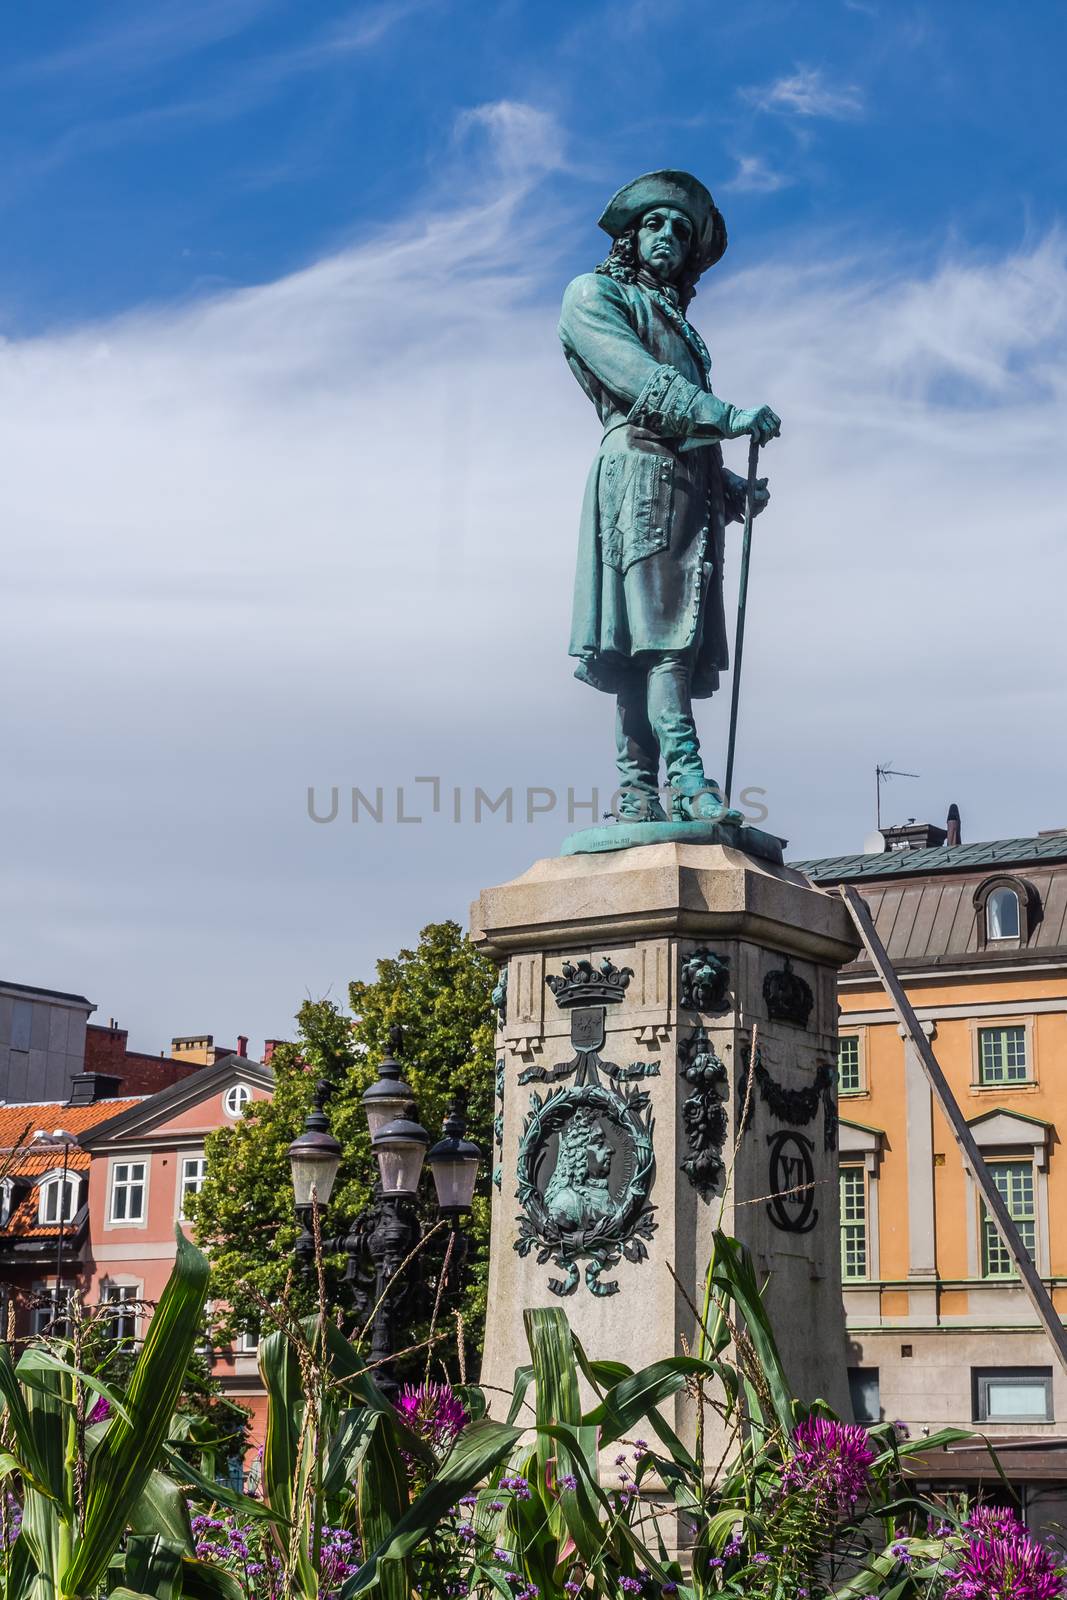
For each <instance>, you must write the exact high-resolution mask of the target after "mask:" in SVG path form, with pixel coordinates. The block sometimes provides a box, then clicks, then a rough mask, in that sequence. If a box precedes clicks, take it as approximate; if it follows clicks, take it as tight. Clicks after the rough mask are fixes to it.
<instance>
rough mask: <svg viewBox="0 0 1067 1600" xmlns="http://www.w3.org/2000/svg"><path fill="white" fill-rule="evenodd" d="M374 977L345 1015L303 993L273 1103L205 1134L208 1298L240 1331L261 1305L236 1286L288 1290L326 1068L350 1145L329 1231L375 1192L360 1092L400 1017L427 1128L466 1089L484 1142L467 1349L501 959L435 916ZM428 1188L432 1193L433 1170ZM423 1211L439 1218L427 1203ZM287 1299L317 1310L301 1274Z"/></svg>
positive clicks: (201, 1217) (483, 1202) (480, 1282)
mask: <svg viewBox="0 0 1067 1600" xmlns="http://www.w3.org/2000/svg"><path fill="white" fill-rule="evenodd" d="M377 974H378V975H377V978H376V979H375V980H374V981H373V982H371V983H364V982H356V983H353V984H351V986H350V989H349V1000H350V1005H351V1012H352V1014H351V1015H348V1014H347V1013H346V1012H344V1011H343V1010H342V1009H341V1008H340V1007H339V1006H338V1005H337V1004H336V1003H335V1002H333V1001H331V1000H308V1001H305V1003H304V1004H303V1005H302V1006H301V1007H300V1010H299V1011H298V1013H297V1018H296V1020H297V1025H298V1029H299V1033H298V1037H297V1039H296V1040H295V1041H294V1042H293V1043H292V1044H286V1045H280V1046H278V1048H277V1049H276V1051H275V1054H274V1058H273V1062H272V1065H273V1066H274V1069H275V1089H274V1096H273V1099H272V1100H270V1101H269V1102H268V1101H256V1102H253V1103H252V1104H251V1105H250V1106H249V1107H248V1108H247V1110H246V1112H245V1115H244V1116H243V1117H242V1118H241V1120H240V1121H239V1122H238V1123H236V1124H235V1125H234V1126H233V1127H229V1128H220V1129H218V1130H217V1131H216V1132H215V1133H212V1134H210V1135H209V1137H208V1140H207V1158H208V1171H207V1179H206V1181H205V1184H204V1187H203V1189H202V1190H201V1192H200V1195H199V1196H198V1197H197V1199H196V1212H195V1220H196V1229H197V1237H198V1238H199V1239H200V1241H201V1242H202V1243H203V1244H204V1245H205V1246H206V1248H207V1249H208V1250H209V1252H210V1254H211V1262H212V1268H213V1275H212V1296H213V1299H214V1300H215V1301H216V1303H218V1302H219V1301H225V1302H227V1303H228V1304H229V1306H230V1308H231V1309H230V1313H229V1317H230V1325H231V1326H232V1328H234V1329H237V1328H256V1327H258V1325H259V1319H258V1313H257V1309H256V1306H255V1304H254V1303H251V1302H250V1300H249V1296H248V1294H247V1292H243V1291H242V1285H243V1284H247V1283H251V1284H253V1285H254V1286H255V1287H256V1289H258V1291H259V1292H260V1294H262V1295H263V1296H264V1297H265V1298H266V1299H267V1300H270V1301H273V1300H276V1299H277V1298H278V1297H279V1296H280V1295H281V1293H282V1291H283V1289H284V1288H285V1284H286V1280H287V1276H288V1273H289V1268H290V1265H291V1262H292V1251H293V1246H294V1244H295V1242H296V1238H297V1234H298V1232H299V1229H298V1226H297V1223H296V1219H295V1217H294V1215H293V1196H292V1187H291V1182H290V1175H289V1162H288V1157H287V1155H286V1150H287V1148H288V1146H289V1144H290V1142H291V1141H292V1140H293V1139H294V1138H295V1137H296V1135H297V1134H298V1133H299V1132H300V1129H301V1128H302V1126H303V1123H304V1118H305V1116H306V1115H307V1112H308V1109H309V1106H310V1104H311V1100H312V1095H313V1093H314V1089H315V1085H316V1083H317V1081H318V1079H319V1078H320V1077H325V1078H327V1079H328V1080H329V1081H330V1083H331V1084H332V1085H333V1093H332V1096H331V1099H330V1102H329V1116H330V1122H331V1125H332V1127H333V1131H334V1134H335V1135H336V1137H337V1139H338V1140H339V1142H340V1144H341V1147H342V1150H343V1151H344V1156H343V1159H342V1162H341V1168H340V1171H339V1173H338V1177H337V1183H336V1186H335V1188H334V1192H333V1196H332V1197H331V1202H330V1207H329V1210H328V1212H327V1213H326V1216H325V1219H324V1224H325V1230H326V1232H327V1234H329V1233H331V1232H338V1231H340V1228H339V1225H340V1224H342V1223H343V1224H345V1225H347V1223H348V1222H349V1221H350V1220H351V1218H352V1217H353V1216H354V1215H355V1213H356V1212H357V1211H359V1210H361V1209H362V1208H363V1207H364V1206H365V1205H366V1204H367V1201H368V1199H369V1197H370V1193H371V1189H372V1187H373V1183H374V1179H375V1177H376V1175H377V1169H376V1164H375V1162H374V1158H373V1156H372V1155H371V1149H370V1136H369V1134H368V1132H367V1123H366V1118H365V1116H364V1114H363V1109H362V1106H361V1104H360V1099H361V1096H362V1095H363V1092H364V1091H365V1089H366V1088H367V1087H368V1086H369V1085H370V1084H371V1083H373V1082H374V1080H375V1078H376V1077H377V1075H378V1066H379V1063H380V1061H381V1059H382V1056H383V1055H384V1054H385V1049H386V1043H387V1035H388V1031H389V1029H390V1027H392V1026H393V1024H394V1023H399V1024H400V1026H401V1027H402V1028H403V1030H404V1045H403V1052H402V1062H403V1067H404V1077H405V1079H406V1080H407V1082H408V1083H410V1085H411V1087H412V1089H413V1090H414V1093H415V1097H416V1100H417V1102H418V1108H419V1117H420V1120H421V1121H422V1123H423V1125H424V1126H425V1128H426V1129H427V1131H428V1132H429V1133H430V1135H431V1137H432V1138H435V1137H437V1133H438V1130H439V1129H440V1126H441V1122H442V1119H443V1117H444V1114H445V1110H446V1108H447V1105H448V1103H449V1100H450V1098H451V1095H452V1093H453V1092H454V1091H459V1092H460V1093H461V1094H463V1095H464V1096H465V1097H466V1102H467V1116H468V1121H469V1128H470V1137H471V1138H473V1139H475V1140H476V1141H477V1143H478V1144H479V1145H480V1146H481V1148H482V1151H483V1152H484V1158H485V1159H484V1162H483V1166H482V1171H481V1174H480V1179H479V1186H478V1193H477V1194H476V1196H475V1203H474V1211H473V1215H472V1218H471V1225H470V1232H471V1240H472V1248H471V1256H470V1262H469V1266H468V1274H467V1291H466V1294H465V1298H464V1318H465V1323H466V1331H467V1336H468V1347H469V1351H470V1353H471V1355H472V1357H473V1356H474V1355H475V1354H476V1352H477V1350H478V1349H479V1348H480V1345H481V1331H482V1323H483V1320H484V1313H485V1278H486V1266H487V1257H488V1234H489V1194H490V1188H489V1185H490V1174H491V1170H492V1154H493V1149H492V1137H493V1115H494V1106H493V1095H494V1086H495V1085H494V1079H495V1073H494V1061H493V1008H492V1004H491V1001H490V993H491V990H492V987H493V984H494V982H495V980H496V968H495V966H494V964H493V963H492V962H491V961H489V960H488V959H487V958H486V957H485V956H482V955H480V954H479V953H478V952H477V951H476V950H475V949H474V947H473V945H472V944H471V943H470V941H469V940H468V939H467V938H466V936H465V935H464V934H463V932H462V930H461V929H460V927H459V925H458V923H455V922H439V923H431V924H430V925H429V927H426V928H424V929H423V930H422V933H421V934H420V935H419V942H418V945H417V946H416V948H415V949H414V950H401V951H400V952H399V954H398V955H396V956H392V957H387V958H386V959H384V960H382V961H379V962H378V963H377ZM424 1186H426V1189H427V1197H428V1192H429V1180H428V1179H424ZM426 1214H427V1218H428V1219H429V1218H430V1217H432V1206H430V1205H429V1204H427V1211H426ZM435 1242H436V1241H435ZM430 1248H431V1249H433V1245H432V1244H431V1246H430ZM328 1267H329V1272H328V1279H329V1293H330V1295H331V1297H332V1299H333V1300H334V1303H335V1304H337V1305H340V1306H342V1308H345V1297H344V1290H343V1288H342V1286H341V1275H342V1273H343V1268H344V1262H343V1259H342V1258H340V1257H334V1258H332V1259H331V1260H330V1262H329V1263H328ZM292 1295H293V1303H294V1306H296V1307H304V1308H307V1309H310V1306H311V1295H310V1292H309V1291H308V1290H307V1289H306V1288H303V1287H301V1286H299V1285H296V1284H294V1285H293V1287H292ZM413 1331H414V1330H413Z"/></svg>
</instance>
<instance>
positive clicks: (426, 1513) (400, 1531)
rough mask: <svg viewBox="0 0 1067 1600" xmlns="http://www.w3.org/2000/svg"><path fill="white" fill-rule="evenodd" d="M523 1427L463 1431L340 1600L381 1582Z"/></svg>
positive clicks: (483, 1425)
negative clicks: (384, 1571) (386, 1570)
mask: <svg viewBox="0 0 1067 1600" xmlns="http://www.w3.org/2000/svg"><path fill="white" fill-rule="evenodd" d="M522 1432H523V1430H522V1429H521V1428H513V1427H509V1426H508V1424H507V1423H505V1422H492V1421H491V1420H490V1419H489V1418H488V1417H486V1418H483V1420H482V1421H481V1422H474V1423H472V1424H471V1426H470V1427H469V1428H465V1429H464V1430H463V1432H462V1433H461V1434H460V1436H459V1438H458V1439H457V1440H456V1443H455V1445H454V1446H453V1448H452V1450H451V1452H450V1453H449V1456H448V1459H447V1461H446V1462H445V1463H444V1465H443V1466H442V1468H441V1470H440V1471H439V1472H438V1473H437V1475H436V1477H434V1478H433V1479H432V1480H431V1482H430V1483H428V1484H427V1486H426V1488H425V1489H424V1490H423V1491H422V1493H421V1494H420V1495H419V1496H418V1497H417V1499H416V1500H414V1501H413V1502H412V1504H411V1505H410V1506H409V1508H408V1510H407V1511H405V1512H404V1515H403V1516H402V1517H401V1518H400V1520H399V1522H398V1523H397V1524H396V1526H395V1527H394V1528H392V1529H391V1530H390V1533H389V1536H388V1538H386V1539H385V1540H384V1541H383V1542H382V1543H381V1544H380V1545H379V1546H378V1548H377V1549H376V1550H373V1551H372V1552H371V1554H370V1555H369V1556H368V1557H367V1559H366V1560H365V1561H364V1563H363V1565H362V1566H361V1567H360V1569H359V1571H358V1572H356V1573H353V1575H352V1577H351V1578H349V1579H348V1580H347V1582H346V1583H345V1585H344V1587H343V1588H342V1590H341V1600H353V1596H355V1595H359V1594H363V1593H365V1592H366V1590H368V1589H372V1588H373V1587H374V1586H375V1584H377V1583H378V1582H379V1579H380V1577H381V1572H382V1569H383V1567H387V1566H388V1564H389V1563H390V1562H395V1561H398V1560H400V1559H401V1558H403V1557H404V1556H407V1555H410V1554H411V1552H412V1551H413V1550H415V1549H417V1548H418V1546H419V1545H420V1544H421V1543H422V1542H423V1540H424V1539H426V1538H427V1537H428V1535H429V1534H430V1533H432V1532H433V1530H434V1529H435V1528H436V1527H437V1525H438V1523H439V1522H440V1521H441V1520H442V1518H443V1517H445V1516H447V1514H448V1513H449V1512H450V1511H451V1510H452V1509H453V1507H454V1506H455V1505H456V1504H457V1503H458V1501H459V1500H460V1498H461V1497H462V1496H463V1495H465V1494H468V1493H469V1492H470V1491H471V1490H472V1489H474V1488H476V1487H477V1485H478V1484H479V1483H480V1482H481V1480H482V1479H483V1478H484V1477H485V1476H486V1475H487V1474H488V1473H490V1472H492V1471H493V1469H494V1467H496V1466H498V1465H499V1464H500V1462H501V1461H503V1460H504V1458H505V1456H507V1455H508V1454H509V1453H510V1451H511V1450H512V1449H513V1448H514V1446H515V1444H516V1443H517V1441H518V1440H519V1439H520V1438H521V1436H522Z"/></svg>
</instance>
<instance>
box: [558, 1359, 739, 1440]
mask: <svg viewBox="0 0 1067 1600" xmlns="http://www.w3.org/2000/svg"><path fill="white" fill-rule="evenodd" d="M719 1375H720V1372H719V1367H718V1364H717V1363H712V1362H708V1361H698V1360H697V1358H696V1357H695V1356H671V1357H669V1358H668V1359H667V1360H666V1361H656V1362H654V1363H653V1364H652V1366H650V1367H643V1368H642V1369H641V1371H640V1372H634V1373H632V1374H630V1376H628V1377H625V1378H623V1379H622V1381H621V1382H620V1383H617V1384H616V1385H615V1386H614V1388H612V1389H609V1390H608V1392H607V1394H605V1396H604V1398H603V1400H602V1401H601V1402H600V1404H599V1405H598V1406H596V1407H594V1409H593V1410H592V1411H590V1412H587V1414H586V1417H585V1421H586V1422H587V1423H588V1424H589V1425H590V1426H591V1427H599V1428H600V1430H601V1445H602V1446H606V1445H609V1444H611V1443H612V1442H613V1441H614V1440H615V1439H621V1438H622V1437H623V1435H624V1434H626V1433H629V1432H630V1430H631V1429H632V1428H633V1427H634V1425H635V1423H638V1422H640V1421H642V1420H643V1419H644V1418H646V1417H647V1418H648V1419H649V1420H651V1419H652V1417H653V1414H654V1412H655V1409H656V1407H657V1406H658V1405H660V1404H661V1402H662V1401H664V1400H669V1399H670V1397H671V1395H672V1394H677V1393H678V1391H679V1389H684V1388H685V1385H686V1380H687V1379H688V1378H690V1377H697V1378H717V1377H718V1376H719Z"/></svg>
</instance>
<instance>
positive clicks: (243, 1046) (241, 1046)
mask: <svg viewBox="0 0 1067 1600" xmlns="http://www.w3.org/2000/svg"><path fill="white" fill-rule="evenodd" d="M237 1054H238V1055H239V1056H246V1055H247V1054H248V1035H247V1033H239V1034H238V1035H237Z"/></svg>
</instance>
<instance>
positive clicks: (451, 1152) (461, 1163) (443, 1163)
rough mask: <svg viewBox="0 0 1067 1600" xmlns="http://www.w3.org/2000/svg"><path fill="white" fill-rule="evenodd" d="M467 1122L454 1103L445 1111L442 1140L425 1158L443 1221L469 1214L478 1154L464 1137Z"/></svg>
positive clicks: (475, 1180)
mask: <svg viewBox="0 0 1067 1600" xmlns="http://www.w3.org/2000/svg"><path fill="white" fill-rule="evenodd" d="M466 1133H467V1119H466V1117H465V1116H464V1115H463V1111H462V1108H461V1106H460V1104H459V1102H458V1101H457V1100H454V1101H453V1102H452V1104H451V1105H450V1106H449V1108H448V1114H447V1115H446V1117H445V1125H444V1135H445V1136H444V1138H443V1139H439V1140H438V1141H437V1143H436V1144H435V1145H434V1147H433V1149H432V1150H431V1151H430V1153H429V1155H428V1156H427V1157H426V1161H427V1165H428V1166H429V1168H430V1171H431V1172H432V1173H433V1181H434V1187H435V1189H436V1190H437V1204H438V1205H439V1206H440V1208H441V1211H442V1213H443V1214H444V1215H445V1216H447V1217H452V1218H458V1217H459V1216H460V1215H462V1213H463V1212H464V1211H469V1210H470V1208H471V1204H472V1202H473V1200H474V1185H475V1183H476V1182H477V1181H478V1163H479V1161H480V1160H481V1158H482V1152H481V1151H480V1150H479V1148H478V1146H477V1145H476V1144H472V1142H471V1141H470V1139H468V1138H467V1137H466Z"/></svg>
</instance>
